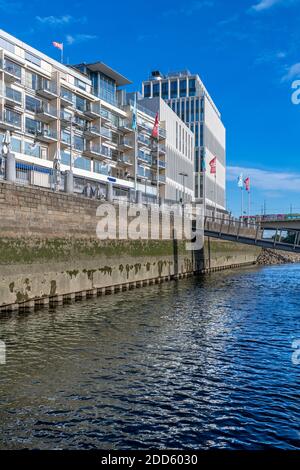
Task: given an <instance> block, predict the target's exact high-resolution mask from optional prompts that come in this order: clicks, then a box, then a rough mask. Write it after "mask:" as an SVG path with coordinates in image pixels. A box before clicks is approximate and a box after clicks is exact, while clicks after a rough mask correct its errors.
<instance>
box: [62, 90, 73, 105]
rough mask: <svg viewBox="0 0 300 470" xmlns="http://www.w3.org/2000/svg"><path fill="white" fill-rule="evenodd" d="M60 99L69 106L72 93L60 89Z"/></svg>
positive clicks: (71, 100) (71, 101)
mask: <svg viewBox="0 0 300 470" xmlns="http://www.w3.org/2000/svg"><path fill="white" fill-rule="evenodd" d="M60 97H61V98H62V99H63V100H65V101H67V102H69V103H70V104H72V103H73V93H72V92H71V91H69V90H67V89H66V88H61V90H60Z"/></svg>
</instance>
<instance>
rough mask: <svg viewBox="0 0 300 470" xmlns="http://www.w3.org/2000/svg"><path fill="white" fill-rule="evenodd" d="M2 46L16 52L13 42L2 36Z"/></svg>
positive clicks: (0, 40) (0, 39) (0, 42)
mask: <svg viewBox="0 0 300 470" xmlns="http://www.w3.org/2000/svg"><path fill="white" fill-rule="evenodd" d="M0 48H1V49H6V50H7V51H9V52H13V53H14V52H15V46H14V45H13V44H12V43H11V42H9V41H7V40H6V39H3V38H0Z"/></svg>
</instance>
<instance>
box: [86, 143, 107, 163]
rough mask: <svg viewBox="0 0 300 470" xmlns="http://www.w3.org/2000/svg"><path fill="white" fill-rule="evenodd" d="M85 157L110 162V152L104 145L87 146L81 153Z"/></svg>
mask: <svg viewBox="0 0 300 470" xmlns="http://www.w3.org/2000/svg"><path fill="white" fill-rule="evenodd" d="M83 153H84V154H85V155H87V156H90V157H94V156H96V157H103V158H106V159H109V160H111V158H112V151H111V149H110V148H108V147H105V146H104V145H96V144H94V145H93V144H89V145H88V146H87V147H86V148H85V149H84V152H83Z"/></svg>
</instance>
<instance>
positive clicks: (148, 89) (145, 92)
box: [144, 83, 151, 98]
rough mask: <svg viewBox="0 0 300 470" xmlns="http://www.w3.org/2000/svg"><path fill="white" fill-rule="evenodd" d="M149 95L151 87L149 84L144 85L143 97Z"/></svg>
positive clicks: (148, 96)
mask: <svg viewBox="0 0 300 470" xmlns="http://www.w3.org/2000/svg"><path fill="white" fill-rule="evenodd" d="M150 96H151V87H150V84H149V83H147V85H144V98H150Z"/></svg>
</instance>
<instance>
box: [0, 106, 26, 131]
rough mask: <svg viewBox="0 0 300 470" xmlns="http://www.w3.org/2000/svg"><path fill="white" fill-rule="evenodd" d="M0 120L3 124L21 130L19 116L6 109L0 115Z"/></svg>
mask: <svg viewBox="0 0 300 470" xmlns="http://www.w3.org/2000/svg"><path fill="white" fill-rule="evenodd" d="M0 118H1V122H2V123H3V124H6V125H7V126H9V127H10V126H12V127H16V128H17V129H21V125H22V124H21V122H22V121H21V114H17V113H15V112H13V111H10V110H7V109H6V110H4V111H3V112H2V113H1V115H0Z"/></svg>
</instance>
